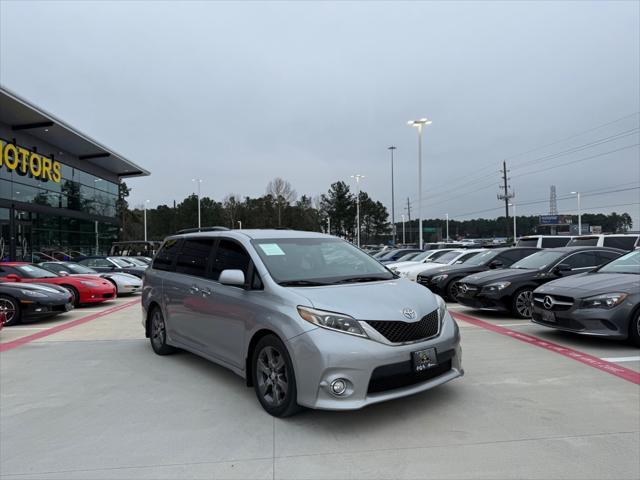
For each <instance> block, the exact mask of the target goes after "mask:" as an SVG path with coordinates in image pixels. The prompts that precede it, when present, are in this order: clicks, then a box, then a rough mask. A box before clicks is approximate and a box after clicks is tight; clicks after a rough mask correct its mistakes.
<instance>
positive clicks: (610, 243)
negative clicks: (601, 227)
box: [602, 236, 638, 250]
mask: <svg viewBox="0 0 640 480" xmlns="http://www.w3.org/2000/svg"><path fill="white" fill-rule="evenodd" d="M637 241H638V237H634V236H624V237H623V236H620V237H604V240H603V243H602V246H604V247H612V248H620V249H622V250H633V249H634V248H635V246H636V242H637Z"/></svg>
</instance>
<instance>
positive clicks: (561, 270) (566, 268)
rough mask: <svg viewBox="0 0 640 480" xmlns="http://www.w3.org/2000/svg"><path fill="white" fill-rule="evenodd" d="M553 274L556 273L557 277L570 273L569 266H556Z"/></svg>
mask: <svg viewBox="0 0 640 480" xmlns="http://www.w3.org/2000/svg"><path fill="white" fill-rule="evenodd" d="M554 271H555V273H557V274H558V275H562V274H563V273H565V272H570V271H571V266H570V265H567V264H566V263H561V264H559V265H557V266H556V268H555V269H554Z"/></svg>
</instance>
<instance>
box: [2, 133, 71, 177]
mask: <svg viewBox="0 0 640 480" xmlns="http://www.w3.org/2000/svg"><path fill="white" fill-rule="evenodd" d="M3 166H4V167H6V168H7V170H9V171H10V172H16V173H17V174H18V175H22V176H25V175H29V176H31V177H33V178H37V179H39V180H42V181H43V182H46V181H49V180H51V181H52V182H56V183H60V180H61V178H62V175H61V172H60V162H56V161H55V160H53V159H51V158H49V157H45V156H44V155H40V154H39V153H36V152H32V151H31V150H27V149H26V148H24V147H20V146H18V145H15V144H13V143H9V142H6V141H4V140H0V167H3Z"/></svg>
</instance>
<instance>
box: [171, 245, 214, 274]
mask: <svg viewBox="0 0 640 480" xmlns="http://www.w3.org/2000/svg"><path fill="white" fill-rule="evenodd" d="M214 242H215V239H213V238H186V239H185V240H184V242H182V248H181V249H180V253H179V254H178V258H177V260H176V272H178V273H184V274H186V275H194V276H196V277H204V276H205V274H206V272H207V263H208V262H209V256H210V255H211V248H212V247H213V243H214Z"/></svg>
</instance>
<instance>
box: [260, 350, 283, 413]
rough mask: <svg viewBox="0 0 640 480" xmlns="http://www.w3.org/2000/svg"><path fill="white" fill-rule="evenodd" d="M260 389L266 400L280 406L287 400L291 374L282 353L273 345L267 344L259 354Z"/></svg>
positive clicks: (274, 405) (269, 403)
mask: <svg viewBox="0 0 640 480" xmlns="http://www.w3.org/2000/svg"><path fill="white" fill-rule="evenodd" d="M256 367H257V380H258V391H259V392H260V395H261V396H262V398H263V399H264V401H265V402H266V403H267V404H268V405H270V406H272V407H278V406H280V405H282V404H283V403H284V402H285V401H286V400H287V392H288V391H289V376H288V371H287V364H286V362H285V361H284V357H283V356H282V353H281V352H280V351H278V349H276V348H274V347H272V346H265V347H264V348H263V349H262V350H260V353H259V354H258V361H257V365H256Z"/></svg>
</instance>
